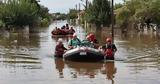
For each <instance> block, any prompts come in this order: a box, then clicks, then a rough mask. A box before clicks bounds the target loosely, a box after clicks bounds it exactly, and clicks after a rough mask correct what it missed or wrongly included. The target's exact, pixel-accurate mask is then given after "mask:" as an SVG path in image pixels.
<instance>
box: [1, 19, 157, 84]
mask: <svg viewBox="0 0 160 84" xmlns="http://www.w3.org/2000/svg"><path fill="white" fill-rule="evenodd" d="M65 24H66V21H55V22H53V23H52V24H51V25H50V26H49V27H46V28H32V29H31V30H28V29H27V28H26V29H23V30H22V29H17V30H14V31H12V32H11V31H10V32H8V31H6V30H1V31H0V84H159V83H160V80H159V79H160V33H158V32H152V31H151V30H149V31H147V30H145V31H144V32H136V31H134V30H129V31H128V32H127V33H121V30H120V29H116V30H115V44H116V46H117V48H118V51H117V53H116V55H115V59H116V60H115V62H106V63H105V62H98V63H83V62H71V61H67V60H63V59H60V58H55V57H54V48H55V45H56V42H57V39H58V38H63V41H64V44H65V46H66V47H67V42H68V40H69V39H70V38H68V37H54V38H52V37H51V33H50V32H51V31H52V30H53V29H54V28H55V27H56V26H57V27H61V26H62V25H65ZM74 28H75V30H76V33H77V34H78V37H79V38H80V39H81V40H82V39H84V38H85V35H86V32H94V33H95V34H96V36H97V39H98V40H99V42H100V44H104V41H105V38H106V37H109V36H111V33H110V29H104V30H102V31H95V29H94V28H88V29H87V30H86V29H85V28H82V27H81V26H74Z"/></svg>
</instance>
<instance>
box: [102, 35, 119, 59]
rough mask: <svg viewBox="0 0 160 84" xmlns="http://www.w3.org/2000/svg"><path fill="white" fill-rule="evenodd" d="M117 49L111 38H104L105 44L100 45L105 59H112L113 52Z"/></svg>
mask: <svg viewBox="0 0 160 84" xmlns="http://www.w3.org/2000/svg"><path fill="white" fill-rule="evenodd" d="M116 51H117V47H116V46H115V44H113V43H112V39H111V38H107V39H106V45H104V46H102V52H103V54H104V55H105V57H106V59H109V60H114V55H115V52H116Z"/></svg>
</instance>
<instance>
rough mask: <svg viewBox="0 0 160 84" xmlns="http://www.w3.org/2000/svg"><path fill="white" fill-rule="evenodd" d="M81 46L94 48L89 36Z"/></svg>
mask: <svg viewBox="0 0 160 84" xmlns="http://www.w3.org/2000/svg"><path fill="white" fill-rule="evenodd" d="M81 46H85V47H91V48H94V45H93V43H91V42H90V38H89V37H88V36H87V37H86V39H85V40H83V41H82V42H81Z"/></svg>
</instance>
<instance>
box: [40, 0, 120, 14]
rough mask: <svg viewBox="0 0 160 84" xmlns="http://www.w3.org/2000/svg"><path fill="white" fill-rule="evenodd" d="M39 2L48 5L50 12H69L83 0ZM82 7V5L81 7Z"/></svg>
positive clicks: (48, 0) (115, 0) (45, 0)
mask: <svg viewBox="0 0 160 84" xmlns="http://www.w3.org/2000/svg"><path fill="white" fill-rule="evenodd" d="M83 1H85V0H83ZM90 1H91V0H90ZM114 2H115V3H122V0H114ZM39 3H40V4H42V5H44V6H45V7H48V9H49V12H50V13H55V12H61V13H68V12H69V9H70V8H75V6H76V4H79V3H81V4H82V3H83V2H82V1H81V0H40V2H39ZM82 8H83V7H82V6H81V9H82Z"/></svg>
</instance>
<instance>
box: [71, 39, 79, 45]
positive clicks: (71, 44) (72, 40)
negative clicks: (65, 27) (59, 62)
mask: <svg viewBox="0 0 160 84" xmlns="http://www.w3.org/2000/svg"><path fill="white" fill-rule="evenodd" d="M75 40H77V41H78V43H77V45H80V44H81V41H80V40H79V39H78V38H76V39H75ZM77 45H74V44H73V39H72V40H71V46H77Z"/></svg>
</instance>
